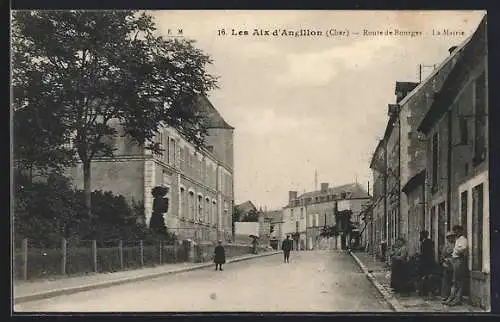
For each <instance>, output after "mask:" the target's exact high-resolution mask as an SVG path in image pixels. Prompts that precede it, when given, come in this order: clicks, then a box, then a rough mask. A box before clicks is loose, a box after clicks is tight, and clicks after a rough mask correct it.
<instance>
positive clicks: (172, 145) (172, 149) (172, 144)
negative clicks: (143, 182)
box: [168, 138, 175, 164]
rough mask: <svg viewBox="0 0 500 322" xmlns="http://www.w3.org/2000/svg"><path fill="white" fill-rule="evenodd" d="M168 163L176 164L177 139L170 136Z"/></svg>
mask: <svg viewBox="0 0 500 322" xmlns="http://www.w3.org/2000/svg"><path fill="white" fill-rule="evenodd" d="M168 163H169V164H175V140H174V139H172V138H170V143H169V147H168Z"/></svg>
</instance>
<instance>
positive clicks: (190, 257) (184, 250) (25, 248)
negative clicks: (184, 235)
mask: <svg viewBox="0 0 500 322" xmlns="http://www.w3.org/2000/svg"><path fill="white" fill-rule="evenodd" d="M216 244H217V242H216V240H213V241H202V240H189V239H188V240H183V241H175V242H172V243H167V242H165V241H151V240H149V241H142V240H108V241H99V243H98V242H97V241H96V240H66V239H64V238H62V239H61V243H60V245H59V247H52V248H42V247H40V246H37V243H34V242H32V241H30V240H28V239H26V238H25V239H23V240H22V242H20V243H18V245H16V247H15V250H14V256H13V270H14V279H16V280H32V279H43V278H51V277H57V276H77V275H84V274H94V273H107V272H108V273H111V272H116V271H121V270H127V269H139V268H144V267H155V266H158V265H163V264H174V263H182V262H187V261H189V262H207V261H211V260H213V256H214V250H215V246H216ZM224 248H225V250H226V258H231V257H236V256H242V255H246V254H251V253H252V251H253V249H252V245H242V244H231V243H225V244H224ZM270 250H271V249H270V248H269V247H258V252H263V251H270Z"/></svg>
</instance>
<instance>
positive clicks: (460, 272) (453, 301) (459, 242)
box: [443, 225, 468, 306]
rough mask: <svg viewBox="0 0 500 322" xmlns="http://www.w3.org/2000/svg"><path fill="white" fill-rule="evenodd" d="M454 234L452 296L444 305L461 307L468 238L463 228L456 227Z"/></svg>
mask: <svg viewBox="0 0 500 322" xmlns="http://www.w3.org/2000/svg"><path fill="white" fill-rule="evenodd" d="M453 233H454V234H455V236H456V240H455V246H454V247H453V252H452V254H451V264H452V268H453V274H452V287H451V295H450V297H448V299H446V300H445V301H444V302H443V303H444V304H445V305H449V306H455V305H459V304H460V303H461V302H462V292H463V288H464V284H465V277H466V266H465V263H466V262H465V258H466V256H467V247H468V243H467V238H466V237H465V236H464V230H463V228H462V226H458V225H457V226H454V227H453Z"/></svg>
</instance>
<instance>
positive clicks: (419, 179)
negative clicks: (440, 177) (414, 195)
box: [401, 169, 425, 194]
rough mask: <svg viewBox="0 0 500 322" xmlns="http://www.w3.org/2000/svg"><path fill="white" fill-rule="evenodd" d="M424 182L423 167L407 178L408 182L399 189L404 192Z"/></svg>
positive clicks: (406, 192)
mask: <svg viewBox="0 0 500 322" xmlns="http://www.w3.org/2000/svg"><path fill="white" fill-rule="evenodd" d="M424 183H425V169H424V170H422V171H420V172H419V173H417V174H416V175H414V176H413V177H411V178H410V180H408V182H407V183H406V184H405V185H404V187H403V189H401V190H402V191H403V192H404V193H405V194H408V192H410V191H412V190H413V189H415V188H416V187H418V186H419V185H423V184H424Z"/></svg>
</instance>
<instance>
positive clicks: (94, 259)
mask: <svg viewBox="0 0 500 322" xmlns="http://www.w3.org/2000/svg"><path fill="white" fill-rule="evenodd" d="M92 262H93V264H94V273H97V240H95V239H94V240H93V241H92Z"/></svg>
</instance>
